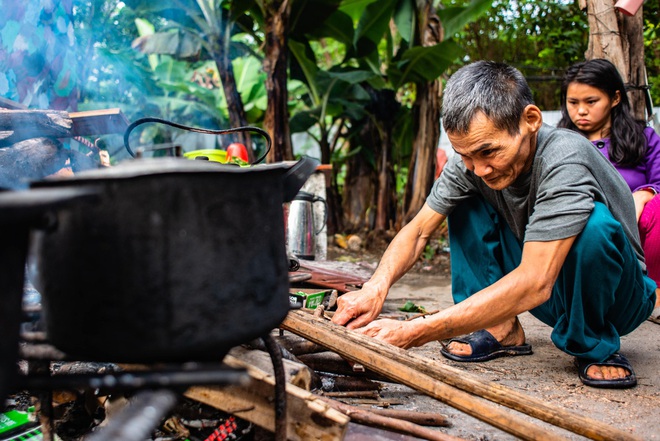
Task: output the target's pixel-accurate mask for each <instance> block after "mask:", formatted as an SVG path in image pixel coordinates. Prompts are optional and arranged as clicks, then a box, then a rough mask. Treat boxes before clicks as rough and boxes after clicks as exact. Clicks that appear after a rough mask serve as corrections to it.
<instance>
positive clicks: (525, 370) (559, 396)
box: [327, 246, 660, 441]
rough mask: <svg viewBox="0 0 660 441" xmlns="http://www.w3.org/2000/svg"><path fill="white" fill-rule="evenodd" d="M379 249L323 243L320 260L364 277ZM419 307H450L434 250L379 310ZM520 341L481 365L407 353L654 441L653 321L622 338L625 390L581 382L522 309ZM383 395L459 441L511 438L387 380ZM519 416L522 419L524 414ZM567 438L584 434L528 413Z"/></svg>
mask: <svg viewBox="0 0 660 441" xmlns="http://www.w3.org/2000/svg"><path fill="white" fill-rule="evenodd" d="M380 252H381V250H370V251H364V250H362V251H361V252H353V253H351V252H348V251H346V250H343V249H338V248H337V247H334V246H331V247H330V248H329V253H328V258H329V261H328V262H327V263H328V264H329V265H330V266H331V267H334V268H336V269H342V270H346V271H350V272H352V273H353V274H355V273H360V274H362V275H370V274H371V273H372V272H373V270H374V269H375V266H376V264H377V262H378V258H379V256H380V254H379V253H380ZM408 300H410V301H412V302H414V303H415V304H416V305H420V306H424V307H425V308H426V309H427V310H428V311H431V310H435V309H444V308H447V307H449V306H451V305H452V304H453V302H452V299H451V281H450V268H449V254H448V253H447V252H442V251H440V252H438V253H437V254H436V255H435V256H434V257H433V258H432V259H431V260H429V261H427V262H420V263H418V264H417V265H415V267H414V268H413V269H412V270H411V271H410V272H409V273H408V274H407V275H406V276H404V277H403V278H402V279H401V280H400V281H399V282H397V283H396V284H395V285H394V286H393V287H392V289H391V290H390V294H389V296H388V299H387V301H386V303H385V307H384V311H383V312H384V313H395V312H397V310H398V308H400V307H401V306H403V305H404V304H405V303H406V301H408ZM520 321H521V323H522V325H523V327H524V329H525V332H526V338H527V342H528V343H530V344H531V345H532V348H533V350H534V354H533V355H530V356H523V357H506V358H500V359H495V360H491V361H488V362H484V363H459V362H454V361H451V360H448V359H446V358H444V357H443V356H442V355H441V354H440V344H439V343H430V344H427V345H425V346H423V347H420V348H414V349H411V351H414V352H417V353H420V354H423V355H424V356H426V357H429V358H431V359H433V360H436V361H439V362H442V363H446V364H449V365H451V366H453V367H456V368H458V369H461V370H465V371H467V372H470V373H471V374H474V375H476V376H478V377H479V378H480V379H482V380H484V381H492V382H497V383H499V384H502V385H504V386H506V387H509V388H512V389H514V390H516V391H518V392H521V393H524V394H528V395H530V396H533V397H536V398H539V399H541V400H543V401H545V402H547V403H549V404H551V405H554V406H558V407H560V408H563V409H565V410H568V411H569V412H573V413H576V414H580V415H586V416H588V417H590V418H591V419H594V420H596V421H600V422H603V423H606V424H608V425H611V426H614V427H616V428H619V429H622V430H625V431H628V432H630V433H631V434H634V435H635V436H637V437H639V438H640V439H644V440H660V369H658V367H659V366H660V338H658V337H659V336H660V325H658V324H655V323H652V322H650V321H647V322H645V323H643V324H642V325H641V326H640V327H639V328H638V329H637V330H635V331H634V332H633V333H631V334H629V335H627V336H625V337H623V338H622V342H621V352H622V353H623V354H625V355H626V356H627V357H628V359H629V360H630V362H631V363H632V364H633V366H634V368H635V371H636V374H637V378H638V386H637V387H636V388H633V389H629V390H603V389H594V388H590V387H586V386H584V385H582V383H581V382H580V380H579V378H578V376H577V370H576V368H575V367H574V365H573V357H571V356H569V355H568V354H565V353H564V352H562V351H560V350H559V349H557V348H556V347H555V346H554V345H553V344H552V342H551V340H550V332H551V328H550V327H548V326H546V325H544V324H543V323H541V322H540V321H538V320H537V319H536V318H534V317H533V316H532V315H531V314H529V313H524V314H522V315H521V316H520ZM381 395H382V396H383V397H384V398H385V399H387V398H390V399H392V400H399V401H400V402H401V403H402V404H400V405H399V406H396V407H398V408H401V409H408V410H419V411H434V412H439V413H442V414H444V415H447V416H448V417H449V418H450V420H451V422H452V427H451V428H448V429H442V431H443V432H444V433H447V434H450V435H453V436H457V437H461V438H464V439H466V440H480V441H486V440H512V439H516V437H514V436H512V435H509V434H507V433H505V432H503V431H501V430H499V429H497V428H494V427H492V426H490V425H489V424H487V423H484V422H482V421H480V420H478V419H476V418H473V417H471V416H469V415H467V414H465V413H463V412H461V411H458V410H455V409H454V408H452V407H451V406H449V405H447V404H444V403H441V402H440V401H437V400H435V399H433V398H430V397H427V396H425V395H423V394H420V393H418V392H416V391H414V390H412V389H410V388H407V387H405V386H400V385H394V384H387V387H386V388H385V389H384V390H383V391H382V392H381ZM525 418H527V417H525ZM529 421H533V422H534V423H536V424H538V425H540V426H542V427H545V428H548V429H549V430H551V431H552V433H556V434H557V435H558V436H563V437H566V438H568V439H575V440H579V439H585V438H583V437H581V436H579V435H576V434H573V433H571V432H568V431H565V430H563V429H559V428H556V427H554V426H551V425H548V424H546V423H542V422H540V421H539V420H536V419H532V418H529Z"/></svg>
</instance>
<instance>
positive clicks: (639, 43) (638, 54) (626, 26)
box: [617, 7, 651, 119]
mask: <svg viewBox="0 0 660 441" xmlns="http://www.w3.org/2000/svg"><path fill="white" fill-rule="evenodd" d="M642 9H643V7H641V8H639V11H637V13H636V14H635V15H634V16H632V17H630V16H628V15H624V14H621V13H619V14H617V16H618V19H619V29H621V39H622V40H623V48H624V54H626V53H627V55H628V58H627V60H628V63H629V64H628V66H629V70H628V78H627V80H626V83H627V84H628V85H629V86H630V90H629V91H628V98H629V99H630V105H631V106H632V109H633V113H634V114H635V117H636V118H638V119H646V118H645V111H644V110H645V104H646V102H645V94H646V92H645V90H644V86H647V85H648V84H647V83H646V66H645V64H644V19H643V16H642V15H643V11H642ZM648 116H651V115H650V114H649V115H648Z"/></svg>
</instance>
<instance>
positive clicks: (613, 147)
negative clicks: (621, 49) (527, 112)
mask: <svg viewBox="0 0 660 441" xmlns="http://www.w3.org/2000/svg"><path fill="white" fill-rule="evenodd" d="M571 83H581V84H586V85H588V86H591V87H595V88H596V89H600V90H601V91H603V92H604V93H605V94H607V96H609V97H610V99H614V97H615V96H616V92H619V96H620V97H621V99H620V101H619V104H617V105H616V106H614V107H613V108H612V112H611V114H610V118H611V124H610V133H609V138H610V149H609V151H608V153H609V156H610V159H611V160H612V162H614V163H616V164H618V165H624V166H631V165H636V164H638V163H639V162H641V161H642V160H644V156H645V155H646V147H647V146H646V136H644V127H646V124H645V122H644V121H638V120H636V119H635V118H634V117H633V114H632V111H631V108H630V101H628V95H626V87H625V85H624V84H623V80H622V79H621V75H619V71H617V69H616V67H615V66H614V65H613V64H612V63H611V62H609V61H608V60H603V59H594V60H589V61H583V62H581V63H576V64H574V65H572V66H571V67H569V68H568V70H567V71H566V73H565V74H564V79H563V81H562V84H561V120H560V121H559V123H558V124H557V127H563V128H566V129H571V130H575V131H576V132H580V129H578V128H577V126H576V125H575V124H574V123H573V121H572V120H571V118H570V116H569V115H568V110H567V109H566V91H567V90H568V86H569V85H570V84H571Z"/></svg>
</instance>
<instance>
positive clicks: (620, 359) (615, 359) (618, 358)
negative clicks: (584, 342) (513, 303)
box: [575, 353, 637, 389]
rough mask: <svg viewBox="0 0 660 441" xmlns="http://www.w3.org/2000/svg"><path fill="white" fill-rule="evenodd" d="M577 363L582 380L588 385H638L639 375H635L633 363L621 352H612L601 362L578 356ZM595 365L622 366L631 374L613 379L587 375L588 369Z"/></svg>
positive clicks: (616, 387)
mask: <svg viewBox="0 0 660 441" xmlns="http://www.w3.org/2000/svg"><path fill="white" fill-rule="evenodd" d="M575 364H576V365H577V368H578V375H579V376H580V380H581V381H582V383H583V384H585V385H586V386H591V387H600V388H605V389H627V388H630V387H634V386H636V385H637V377H636V376H635V371H633V368H632V365H631V364H630V362H629V361H628V359H627V358H626V357H624V356H623V355H621V354H618V353H615V354H612V355H610V357H609V358H608V359H607V360H605V361H601V362H595V361H592V360H586V359H584V358H576V359H575ZM593 365H597V366H614V367H621V368H624V369H626V370H627V371H628V372H630V375H628V376H626V377H624V378H615V379H611V380H606V379H595V378H590V377H589V376H587V370H588V369H589V367H590V366H593Z"/></svg>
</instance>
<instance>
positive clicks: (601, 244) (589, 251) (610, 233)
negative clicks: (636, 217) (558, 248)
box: [569, 203, 629, 264]
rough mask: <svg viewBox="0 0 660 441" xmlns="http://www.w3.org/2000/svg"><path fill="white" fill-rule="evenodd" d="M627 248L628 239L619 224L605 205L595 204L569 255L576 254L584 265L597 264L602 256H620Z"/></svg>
mask: <svg viewBox="0 0 660 441" xmlns="http://www.w3.org/2000/svg"><path fill="white" fill-rule="evenodd" d="M627 246H629V243H628V239H627V237H626V235H625V232H624V231H623V227H622V226H621V224H620V223H619V222H618V221H617V220H616V219H615V218H614V216H612V214H611V213H610V211H609V209H608V208H607V207H606V206H605V205H603V204H601V203H596V204H595V206H594V210H593V212H592V213H591V216H589V219H588V220H587V223H586V225H585V226H584V229H583V230H582V232H581V233H580V234H579V235H578V236H577V238H576V240H575V243H574V244H573V247H572V248H571V252H570V253H569V255H571V254H576V253H577V254H579V256H580V258H581V260H583V261H585V262H586V263H589V262H591V261H594V262H593V263H595V264H598V263H599V262H602V261H601V260H600V259H601V257H602V256H603V255H608V256H610V257H612V256H613V255H615V256H616V255H620V254H621V253H622V252H623V250H624V248H625V247H627Z"/></svg>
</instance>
